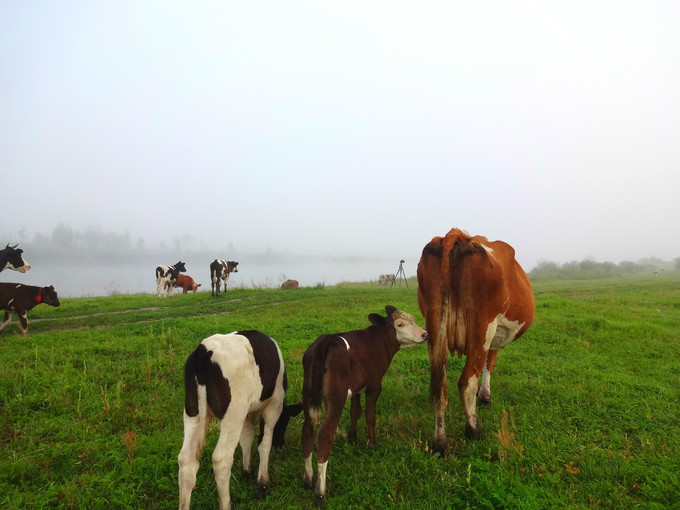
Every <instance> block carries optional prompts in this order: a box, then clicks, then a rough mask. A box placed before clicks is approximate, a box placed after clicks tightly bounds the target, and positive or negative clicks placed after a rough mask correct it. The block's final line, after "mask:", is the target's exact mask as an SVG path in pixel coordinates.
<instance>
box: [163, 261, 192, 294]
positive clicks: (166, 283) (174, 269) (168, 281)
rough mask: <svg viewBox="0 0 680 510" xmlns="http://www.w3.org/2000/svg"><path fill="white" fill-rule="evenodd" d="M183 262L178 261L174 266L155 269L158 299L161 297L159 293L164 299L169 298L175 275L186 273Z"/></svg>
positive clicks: (175, 278)
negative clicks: (162, 294)
mask: <svg viewBox="0 0 680 510" xmlns="http://www.w3.org/2000/svg"><path fill="white" fill-rule="evenodd" d="M186 270H187V269H186V267H184V262H182V261H179V262H178V263H177V264H175V265H174V266H158V267H157V268H156V288H157V291H158V297H161V292H164V293H165V297H168V296H171V295H172V292H173V290H172V289H173V288H174V287H175V282H176V281H177V275H178V274H180V273H184V272H186Z"/></svg>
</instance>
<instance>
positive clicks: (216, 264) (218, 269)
mask: <svg viewBox="0 0 680 510" xmlns="http://www.w3.org/2000/svg"><path fill="white" fill-rule="evenodd" d="M236 266H238V262H234V261H231V260H222V259H215V260H214V261H213V262H211V263H210V288H211V289H212V295H213V296H215V295H217V296H219V295H220V283H221V281H224V292H227V280H228V279H229V274H231V273H238V268H237V267H236ZM216 293H217V294H216Z"/></svg>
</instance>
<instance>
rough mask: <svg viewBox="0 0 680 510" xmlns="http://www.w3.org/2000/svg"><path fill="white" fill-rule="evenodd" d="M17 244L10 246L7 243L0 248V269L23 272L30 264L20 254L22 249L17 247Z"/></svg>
mask: <svg viewBox="0 0 680 510" xmlns="http://www.w3.org/2000/svg"><path fill="white" fill-rule="evenodd" d="M17 246H18V245H17V244H15V245H14V246H10V245H9V244H8V245H7V246H6V247H5V248H4V249H2V250H0V271H2V270H4V269H13V270H14V271H19V272H20V273H25V272H26V271H28V270H29V269H31V266H30V265H29V264H28V262H26V261H25V260H24V258H23V257H22V256H21V254H22V253H23V252H24V250H21V249H18V248H17Z"/></svg>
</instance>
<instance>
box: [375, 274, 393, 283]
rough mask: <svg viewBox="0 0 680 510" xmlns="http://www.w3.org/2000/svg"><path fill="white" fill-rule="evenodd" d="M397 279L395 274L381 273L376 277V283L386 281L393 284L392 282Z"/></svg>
mask: <svg viewBox="0 0 680 510" xmlns="http://www.w3.org/2000/svg"><path fill="white" fill-rule="evenodd" d="M396 280H397V277H396V275H393V274H381V275H380V276H379V277H378V285H387V284H388V283H392V285H394V282H395V281H396Z"/></svg>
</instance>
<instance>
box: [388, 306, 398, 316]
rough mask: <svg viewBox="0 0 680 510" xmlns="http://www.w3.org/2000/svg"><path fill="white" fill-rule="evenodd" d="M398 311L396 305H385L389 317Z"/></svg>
mask: <svg viewBox="0 0 680 510" xmlns="http://www.w3.org/2000/svg"><path fill="white" fill-rule="evenodd" d="M396 311H397V309H396V308H395V307H393V306H392V305H386V306H385V313H386V314H387V316H388V317H389V316H390V315H392V314H393V313H394V312H396Z"/></svg>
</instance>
